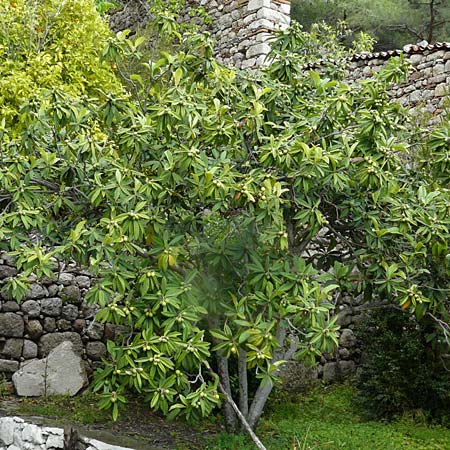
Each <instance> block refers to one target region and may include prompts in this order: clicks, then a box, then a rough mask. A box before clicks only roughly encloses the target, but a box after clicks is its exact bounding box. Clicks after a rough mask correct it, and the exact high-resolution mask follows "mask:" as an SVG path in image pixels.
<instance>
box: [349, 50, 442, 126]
mask: <svg viewBox="0 0 450 450" xmlns="http://www.w3.org/2000/svg"><path fill="white" fill-rule="evenodd" d="M401 54H403V55H404V57H405V60H406V61H408V62H409V63H410V64H411V70H410V71H409V74H408V77H407V79H406V81H405V82H404V83H402V84H401V85H399V86H394V87H393V88H392V89H391V93H392V95H393V98H394V99H395V100H396V101H398V102H399V103H400V104H402V105H403V106H405V107H407V108H408V109H409V110H410V111H411V112H412V113H413V114H416V115H419V116H420V115H424V116H425V117H427V116H428V117H429V122H431V123H435V122H438V121H439V120H440V119H441V118H442V117H445V115H446V112H447V111H446V108H448V104H447V103H448V94H449V93H450V43H441V44H434V45H429V44H427V43H423V44H422V45H411V46H407V47H405V49H404V50H403V51H392V52H383V53H376V54H373V55H356V56H355V57H354V58H353V60H352V61H351V65H350V69H349V71H348V75H347V79H348V80H352V81H361V80H364V79H367V78H370V77H371V76H372V75H373V74H374V73H376V72H378V71H379V70H380V69H381V68H382V67H384V66H385V65H386V63H387V62H388V60H389V59H390V58H391V57H394V56H399V55H401Z"/></svg>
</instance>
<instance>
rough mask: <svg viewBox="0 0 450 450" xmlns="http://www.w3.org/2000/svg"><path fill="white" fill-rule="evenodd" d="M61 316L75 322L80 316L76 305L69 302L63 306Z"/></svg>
mask: <svg viewBox="0 0 450 450" xmlns="http://www.w3.org/2000/svg"><path fill="white" fill-rule="evenodd" d="M61 316H62V318H63V319H66V320H69V321H70V322H73V321H74V320H76V319H77V318H78V308H77V306H75V305H72V304H68V305H64V306H63V308H62V313H61Z"/></svg>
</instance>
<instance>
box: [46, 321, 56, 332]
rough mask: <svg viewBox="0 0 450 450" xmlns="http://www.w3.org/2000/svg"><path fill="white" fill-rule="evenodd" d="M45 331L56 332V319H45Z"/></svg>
mask: <svg viewBox="0 0 450 450" xmlns="http://www.w3.org/2000/svg"><path fill="white" fill-rule="evenodd" d="M44 330H45V331H46V332H47V333H53V332H54V331H56V319H55V318H54V317H46V318H45V319H44Z"/></svg>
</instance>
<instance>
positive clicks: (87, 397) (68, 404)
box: [17, 393, 110, 425]
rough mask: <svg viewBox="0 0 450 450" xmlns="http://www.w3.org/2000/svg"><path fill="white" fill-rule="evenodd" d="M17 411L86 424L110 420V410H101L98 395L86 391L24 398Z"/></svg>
mask: <svg viewBox="0 0 450 450" xmlns="http://www.w3.org/2000/svg"><path fill="white" fill-rule="evenodd" d="M17 412H18V413H20V414H25V415H33V416H42V417H52V418H58V419H62V420H67V421H70V422H77V423H81V424H84V425H91V424H94V423H99V422H108V421H110V417H109V415H108V412H106V411H103V410H99V408H98V397H97V396H96V395H94V394H91V393H86V394H84V395H81V396H78V397H69V396H52V397H47V398H44V397H38V398H23V399H21V400H20V403H19V405H18V409H17Z"/></svg>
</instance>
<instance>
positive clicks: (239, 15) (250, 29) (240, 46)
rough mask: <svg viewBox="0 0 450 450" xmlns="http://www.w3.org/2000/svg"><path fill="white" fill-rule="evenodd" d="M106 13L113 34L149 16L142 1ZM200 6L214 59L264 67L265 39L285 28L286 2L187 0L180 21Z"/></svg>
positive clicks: (127, 2)
mask: <svg viewBox="0 0 450 450" xmlns="http://www.w3.org/2000/svg"><path fill="white" fill-rule="evenodd" d="M121 3H122V7H121V8H119V9H117V10H115V11H113V12H112V13H111V14H110V24H111V28H112V29H113V31H116V32H117V31H121V30H124V29H132V30H134V29H136V27H137V26H143V25H144V24H145V22H146V21H147V20H148V18H149V17H150V12H149V9H148V6H147V4H146V2H145V1H143V0H122V2H121ZM198 7H202V8H204V10H205V11H206V13H207V14H208V16H209V17H210V18H211V23H210V25H208V26H206V29H207V31H209V32H210V33H211V35H212V37H213V38H214V40H215V43H216V47H215V53H216V56H217V59H218V60H219V61H221V62H223V63H224V64H227V65H233V66H234V67H237V68H240V69H246V68H257V67H260V66H263V65H265V64H266V56H267V54H268V53H269V50H270V46H269V43H268V40H269V39H270V37H271V36H272V35H273V32H274V31H276V30H281V29H284V28H286V27H288V26H289V23H290V0H187V1H186V8H185V9H184V10H183V11H182V13H181V14H180V20H181V21H184V22H188V21H191V20H195V12H194V13H193V12H192V11H193V10H192V8H198Z"/></svg>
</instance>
